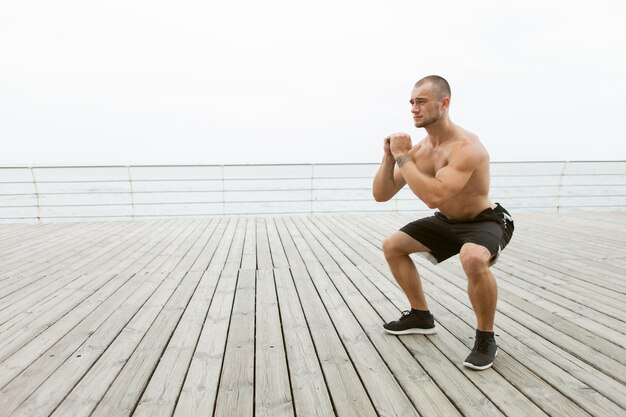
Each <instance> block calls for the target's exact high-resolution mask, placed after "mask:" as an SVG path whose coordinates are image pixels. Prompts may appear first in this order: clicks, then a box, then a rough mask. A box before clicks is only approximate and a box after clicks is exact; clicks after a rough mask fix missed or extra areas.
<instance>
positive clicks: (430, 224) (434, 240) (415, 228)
mask: <svg viewBox="0 0 626 417" xmlns="http://www.w3.org/2000/svg"><path fill="white" fill-rule="evenodd" d="M514 228H515V226H514V224H513V218H512V217H511V215H510V214H509V212H508V211H506V210H505V209H504V207H502V206H501V205H500V204H498V203H496V208H494V209H492V208H491V207H489V208H487V209H485V210H483V211H481V212H480V213H479V214H478V216H476V217H474V218H473V219H469V220H453V219H448V218H447V217H446V216H444V215H443V214H441V213H440V212H436V213H435V215H434V216H431V217H425V218H423V219H420V220H417V221H414V222H412V223H409V224H407V225H406V226H404V227H403V228H401V229H400V231H401V232H404V233H406V234H408V235H409V236H411V237H412V238H413V239H415V240H417V241H418V242H420V243H421V244H422V245H424V246H426V247H427V248H428V249H430V252H429V253H420V255H423V256H425V257H426V259H428V260H430V261H431V262H432V263H433V264H437V263H439V262H443V261H445V260H446V259H448V258H450V257H452V256H454V255H456V254H457V253H459V252H460V251H461V246H463V245H464V244H465V243H475V244H477V245H481V246H484V247H486V248H487V249H489V252H491V255H492V258H491V264H492V265H493V264H494V263H495V262H496V259H497V258H498V255H499V254H500V251H501V250H502V249H504V247H505V246H506V245H507V244H508V243H509V241H510V240H511V237H512V236H513V230H514Z"/></svg>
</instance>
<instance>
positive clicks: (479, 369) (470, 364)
mask: <svg viewBox="0 0 626 417" xmlns="http://www.w3.org/2000/svg"><path fill="white" fill-rule="evenodd" d="M496 356H498V351H497V350H496V354H495V355H494V359H495V357H496ZM491 365H493V361H491V362H490V363H488V364H487V365H483V366H478V365H474V364H473V363H470V362H463V366H465V367H466V368H470V369H473V370H475V371H484V370H485V369H489V368H491Z"/></svg>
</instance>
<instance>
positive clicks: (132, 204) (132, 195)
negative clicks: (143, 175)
mask: <svg viewBox="0 0 626 417" xmlns="http://www.w3.org/2000/svg"><path fill="white" fill-rule="evenodd" d="M126 172H128V184H129V185H130V216H131V218H132V219H133V220H135V193H134V192H133V178H132V177H131V175H130V166H129V165H126Z"/></svg>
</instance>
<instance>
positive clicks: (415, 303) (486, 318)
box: [373, 75, 514, 370]
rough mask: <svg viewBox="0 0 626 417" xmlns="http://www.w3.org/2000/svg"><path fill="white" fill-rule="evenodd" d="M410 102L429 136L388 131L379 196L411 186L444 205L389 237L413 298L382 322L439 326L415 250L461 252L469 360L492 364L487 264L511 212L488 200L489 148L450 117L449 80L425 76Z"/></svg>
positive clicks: (503, 238) (394, 268) (436, 255)
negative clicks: (470, 312) (470, 329)
mask: <svg viewBox="0 0 626 417" xmlns="http://www.w3.org/2000/svg"><path fill="white" fill-rule="evenodd" d="M410 103H411V106H412V107H411V113H413V121H414V122H415V127H423V128H424V129H426V132H427V133H428V135H427V136H426V137H425V138H424V139H422V140H421V141H420V142H418V143H417V144H416V145H414V146H413V145H412V143H411V137H410V136H409V135H408V134H406V133H395V134H393V135H390V136H388V137H387V138H385V141H384V152H385V153H384V156H383V161H382V163H381V165H380V168H379V169H378V172H377V173H376V176H375V177H374V184H373V193H374V199H375V200H376V201H387V200H389V199H391V198H392V197H393V196H394V195H396V193H397V192H398V191H400V189H401V188H402V187H404V186H405V185H408V186H409V188H410V189H411V191H413V193H414V194H415V195H416V196H417V197H419V199H420V200H422V201H423V202H424V203H426V205H427V206H428V207H429V208H432V209H434V208H437V209H439V211H438V212H436V213H435V215H434V216H431V217H426V218H423V219H420V220H417V221H414V222H412V223H409V224H407V225H406V226H404V227H403V228H401V229H400V231H397V232H394V233H392V234H391V235H390V236H388V237H387V238H386V239H385V240H384V242H383V252H384V254H385V258H386V260H387V263H388V264H389V269H390V270H391V273H392V274H393V276H394V278H395V279H396V281H397V282H398V284H399V285H400V287H401V288H402V290H403V291H404V293H405V294H406V296H407V298H408V300H409V303H410V305H411V310H407V311H404V312H403V313H402V316H401V317H400V319H399V320H396V321H392V322H389V323H386V324H384V325H383V327H384V329H385V331H386V332H388V333H391V334H394V335H402V334H415V333H416V334H433V333H435V332H436V330H435V322H434V318H433V316H432V315H431V314H430V311H429V310H428V304H427V302H426V298H425V296H424V291H423V290H422V284H421V281H420V277H419V274H418V272H417V269H416V267H415V264H414V263H413V261H412V260H411V258H410V257H409V254H411V253H419V254H421V255H423V256H425V257H426V258H427V259H429V260H430V261H431V262H433V263H434V264H436V263H438V262H442V261H444V260H446V259H448V258H450V257H451V256H454V255H456V254H457V253H460V260H461V264H462V265H463V270H464V271H465V274H466V275H467V282H468V289H467V291H468V294H469V298H470V301H471V303H472V307H473V309H474V313H475V314H476V321H477V326H476V339H475V344H474V348H473V349H472V351H471V353H470V354H469V356H468V357H467V358H466V359H465V361H464V362H463V365H465V366H467V367H469V368H472V369H477V370H483V369H487V368H489V367H491V365H492V364H493V360H494V358H495V356H496V354H497V346H496V341H495V338H494V333H493V323H494V318H495V313H496V299H497V286H496V280H495V278H494V276H493V274H492V273H491V271H490V270H489V267H490V266H491V265H492V264H493V263H494V262H495V261H496V258H497V257H498V255H499V254H500V251H501V250H502V249H503V248H504V247H505V246H506V245H507V243H508V242H509V240H510V239H511V236H512V234H513V228H514V225H513V219H512V218H511V216H510V215H509V213H508V212H507V211H506V210H505V209H504V208H503V207H502V206H500V205H499V204H497V203H495V204H494V203H493V202H492V201H491V200H490V199H489V155H488V153H487V151H486V150H485V148H484V147H483V145H482V144H481V143H480V141H479V140H478V137H477V136H476V135H474V134H473V133H470V132H468V131H467V130H465V129H463V128H461V127H460V126H457V125H455V124H454V123H452V121H451V120H450V117H449V116H448V109H449V107H450V86H449V85H448V82H447V81H446V80H445V79H443V78H441V77H439V76H436V75H431V76H428V77H425V78H423V79H421V80H420V81H418V82H417V83H416V84H415V86H414V88H413V91H412V93H411V100H410Z"/></svg>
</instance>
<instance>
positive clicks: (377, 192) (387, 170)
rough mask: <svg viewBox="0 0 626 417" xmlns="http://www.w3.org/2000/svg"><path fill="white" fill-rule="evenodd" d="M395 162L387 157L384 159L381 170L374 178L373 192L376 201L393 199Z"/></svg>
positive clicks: (379, 169)
mask: <svg viewBox="0 0 626 417" xmlns="http://www.w3.org/2000/svg"><path fill="white" fill-rule="evenodd" d="M394 164H395V161H394V159H393V158H389V157H387V156H385V157H383V160H382V162H381V164H380V168H378V171H377V172H376V175H375V176H374V184H373V186H372V191H373V193H374V199H375V200H376V201H387V200H389V198H391V197H392V195H391V194H393V190H394V181H393V170H394Z"/></svg>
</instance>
